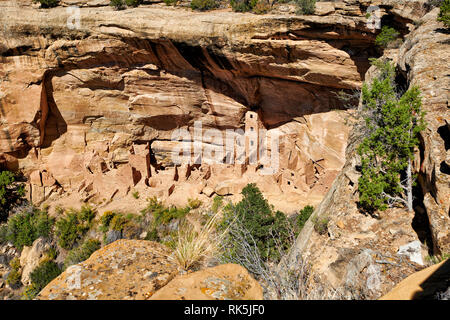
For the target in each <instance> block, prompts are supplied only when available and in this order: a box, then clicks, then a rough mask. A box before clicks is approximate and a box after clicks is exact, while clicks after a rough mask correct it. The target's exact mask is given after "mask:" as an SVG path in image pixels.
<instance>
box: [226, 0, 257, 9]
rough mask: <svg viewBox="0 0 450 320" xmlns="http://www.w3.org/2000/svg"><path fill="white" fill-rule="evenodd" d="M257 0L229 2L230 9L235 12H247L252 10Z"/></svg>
mask: <svg viewBox="0 0 450 320" xmlns="http://www.w3.org/2000/svg"><path fill="white" fill-rule="evenodd" d="M257 3H258V0H231V1H230V4H231V8H232V9H233V11H236V12H247V11H251V10H253V8H254V7H255V6H256V4H257Z"/></svg>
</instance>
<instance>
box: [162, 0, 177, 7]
mask: <svg viewBox="0 0 450 320" xmlns="http://www.w3.org/2000/svg"><path fill="white" fill-rule="evenodd" d="M177 2H178V0H164V3H165V4H166V5H167V6H174V5H175V4H176V3H177Z"/></svg>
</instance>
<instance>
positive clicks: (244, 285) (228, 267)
mask: <svg viewBox="0 0 450 320" xmlns="http://www.w3.org/2000/svg"><path fill="white" fill-rule="evenodd" d="M150 300H263V290H262V288H261V286H260V285H259V283H258V282H257V281H256V280H255V279H253V278H252V276H251V275H250V274H249V273H248V271H247V270H246V269H245V268H244V267H242V266H239V265H236V264H223V265H219V266H217V267H213V268H208V269H205V270H200V271H197V272H194V273H190V274H185V275H179V276H177V277H176V278H175V279H173V280H172V281H170V282H169V283H168V284H167V285H166V286H164V287H163V288H161V289H160V290H158V291H157V292H156V293H155V294H154V295H153V296H152V297H151V298H150Z"/></svg>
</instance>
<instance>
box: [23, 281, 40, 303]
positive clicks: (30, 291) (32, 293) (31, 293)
mask: <svg viewBox="0 0 450 320" xmlns="http://www.w3.org/2000/svg"><path fill="white" fill-rule="evenodd" d="M39 292H40V290H39V288H38V287H36V286H35V285H30V286H28V287H26V288H25V290H24V291H23V293H22V300H33V299H34V298H36V296H37V295H38V294H39Z"/></svg>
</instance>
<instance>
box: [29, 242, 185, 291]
mask: <svg viewBox="0 0 450 320" xmlns="http://www.w3.org/2000/svg"><path fill="white" fill-rule="evenodd" d="M170 253H171V252H170V251H169V250H168V249H167V248H166V247H164V246H163V245H160V244H159V243H157V242H150V241H140V240H117V241H115V242H113V243H111V244H109V245H107V246H105V247H103V248H101V249H100V250H98V251H96V252H94V253H93V254H92V256H91V257H90V258H89V259H88V260H86V261H84V262H82V263H80V264H77V265H73V266H70V267H69V268H67V270H66V271H64V272H63V273H62V274H61V275H60V276H58V277H57V278H56V279H54V280H53V281H52V282H50V283H49V284H48V285H47V286H46V287H45V288H44V289H43V290H42V291H41V292H40V294H39V296H38V299H44V300H68V299H77V300H105V299H106V300H119V299H133V300H135V299H145V298H146V297H147V296H149V295H151V294H153V293H154V292H155V291H156V290H158V289H159V288H161V287H163V286H164V285H166V284H167V283H168V282H169V281H170V280H171V279H172V278H173V277H175V275H176V274H178V267H177V265H176V264H175V263H173V262H171V260H169V259H168V256H169V255H170Z"/></svg>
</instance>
